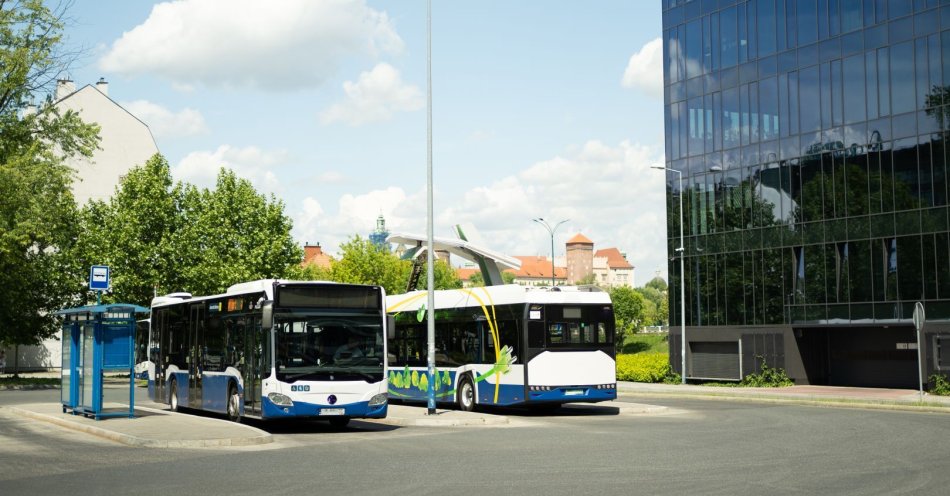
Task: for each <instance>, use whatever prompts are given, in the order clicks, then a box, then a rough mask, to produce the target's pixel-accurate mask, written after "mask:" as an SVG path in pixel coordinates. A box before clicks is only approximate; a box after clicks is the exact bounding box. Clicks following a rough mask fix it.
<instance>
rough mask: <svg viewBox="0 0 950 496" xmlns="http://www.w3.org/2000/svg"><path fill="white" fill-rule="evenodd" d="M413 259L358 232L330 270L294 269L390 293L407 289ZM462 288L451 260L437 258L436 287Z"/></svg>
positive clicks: (306, 276) (422, 284)
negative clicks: (399, 254) (399, 255)
mask: <svg viewBox="0 0 950 496" xmlns="http://www.w3.org/2000/svg"><path fill="white" fill-rule="evenodd" d="M411 271H412V262H410V261H408V260H402V259H400V258H399V257H398V256H396V255H395V254H394V253H391V252H390V251H389V250H386V249H385V248H381V247H379V246H377V245H375V244H373V242H371V241H370V240H368V239H365V238H362V237H360V236H359V235H356V236H353V237H352V238H350V240H349V241H347V242H345V243H343V244H341V245H340V257H339V259H338V260H333V261H331V262H330V268H329V269H320V268H306V269H299V270H297V271H295V272H294V276H295V277H300V278H302V279H309V280H315V279H323V280H329V281H336V282H347V283H351V284H375V285H377V286H382V287H383V288H384V289H385V290H386V293H387V294H400V293H405V292H406V285H407V283H408V281H409V274H410V272H411ZM425 281H426V269H425V267H424V266H423V269H422V273H421V274H420V275H419V287H420V288H422V287H425ZM461 287H462V280H461V279H459V277H458V274H457V273H456V272H455V269H453V268H452V267H451V266H450V265H449V264H448V263H446V262H444V261H442V260H436V261H435V288H436V289H458V288H461Z"/></svg>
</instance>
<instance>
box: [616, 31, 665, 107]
mask: <svg viewBox="0 0 950 496" xmlns="http://www.w3.org/2000/svg"><path fill="white" fill-rule="evenodd" d="M623 86H624V88H634V89H639V90H641V91H643V92H644V93H646V94H647V95H650V96H652V97H655V98H663V39H662V38H657V39H655V40H652V41H650V42H648V43H647V44H646V45H643V47H641V48H640V51H639V52H637V53H635V54H633V55H631V56H630V61H629V62H627V69H626V70H625V71H624V72H623Z"/></svg>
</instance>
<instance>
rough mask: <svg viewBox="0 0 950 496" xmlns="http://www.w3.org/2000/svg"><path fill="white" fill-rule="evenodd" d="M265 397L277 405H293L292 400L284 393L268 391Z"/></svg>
mask: <svg viewBox="0 0 950 496" xmlns="http://www.w3.org/2000/svg"><path fill="white" fill-rule="evenodd" d="M267 399H269V400H270V401H271V403H273V404H275V405H277V406H294V401H293V400H292V399H290V396H287V395H286V394H280V393H270V394H268V395H267Z"/></svg>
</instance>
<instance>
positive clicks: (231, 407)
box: [228, 384, 241, 422]
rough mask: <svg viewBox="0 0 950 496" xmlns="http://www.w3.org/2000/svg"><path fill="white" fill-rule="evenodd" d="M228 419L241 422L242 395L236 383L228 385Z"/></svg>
mask: <svg viewBox="0 0 950 496" xmlns="http://www.w3.org/2000/svg"><path fill="white" fill-rule="evenodd" d="M228 420H230V421H232V422H241V395H239V394H238V390H237V387H235V386H234V384H231V385H230V386H229V387H228Z"/></svg>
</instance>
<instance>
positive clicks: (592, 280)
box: [576, 273, 597, 286]
mask: <svg viewBox="0 0 950 496" xmlns="http://www.w3.org/2000/svg"><path fill="white" fill-rule="evenodd" d="M576 284H577V285H578V286H590V285H596V284H597V274H594V273H590V274H587V275H586V276H584V277H583V278H581V280H580V281H577V283H576Z"/></svg>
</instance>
